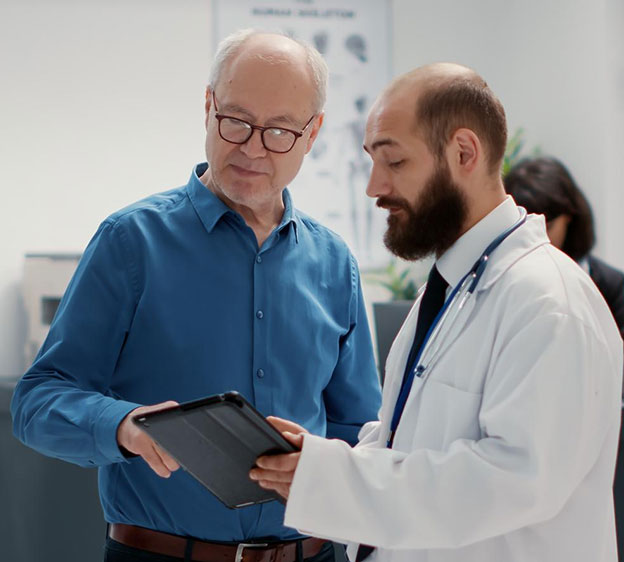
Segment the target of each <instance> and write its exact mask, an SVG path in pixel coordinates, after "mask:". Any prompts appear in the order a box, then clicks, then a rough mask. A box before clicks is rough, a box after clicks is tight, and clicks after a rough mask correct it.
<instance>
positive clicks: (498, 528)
mask: <svg viewBox="0 0 624 562" xmlns="http://www.w3.org/2000/svg"><path fill="white" fill-rule="evenodd" d="M618 360H619V365H615V364H614V360H613V353H612V351H611V352H610V351H609V350H607V349H606V348H605V345H604V344H603V343H602V342H601V341H600V340H599V338H598V337H597V335H596V334H595V333H594V332H593V331H592V330H590V329H588V328H587V327H586V326H585V325H584V324H583V323H582V322H581V321H580V320H578V319H576V318H573V317H571V316H568V315H564V314H558V313H551V314H548V315H542V316H537V317H535V318H533V319H532V321H530V322H529V323H527V325H526V326H525V327H524V328H523V329H521V330H519V331H518V332H517V333H515V334H514V335H513V337H511V338H510V340H509V342H507V343H506V344H505V345H504V346H503V348H502V349H501V350H500V351H499V354H498V356H497V357H495V358H494V360H493V364H492V368H491V373H490V374H489V378H488V380H487V382H486V386H485V389H484V393H483V400H482V406H481V409H480V411H479V420H478V423H479V426H480V428H481V435H482V437H481V438H479V439H477V440H469V439H459V440H456V441H454V442H452V443H451V444H450V446H449V447H448V448H447V449H446V450H444V451H437V450H427V449H416V450H414V451H412V452H409V453H403V452H396V451H392V450H389V449H381V448H379V449H373V448H370V447H363V448H359V447H358V448H355V449H351V448H350V447H349V446H348V445H346V444H345V443H343V442H340V441H337V440H323V439H321V438H318V437H315V436H310V435H306V437H305V440H304V446H303V451H302V454H301V458H300V461H299V466H298V468H297V471H296V473H295V478H294V481H293V485H292V488H291V492H290V497H289V500H288V504H287V509H286V515H285V523H286V525H288V526H291V527H295V528H297V529H299V530H301V531H303V532H306V533H308V534H313V535H315V536H322V537H323V536H327V537H330V536H331V537H334V538H337V539H339V540H341V541H343V542H357V543H365V544H370V545H374V546H378V547H382V548H392V549H425V548H447V547H451V548H453V547H460V546H463V545H467V544H471V543H475V542H477V541H481V540H484V539H487V538H490V537H494V536H498V535H501V534H504V533H507V532H510V531H513V530H516V529H519V528H521V527H524V526H527V525H529V524H533V523H537V522H540V521H545V520H548V519H549V518H551V517H553V516H554V515H555V514H556V513H557V512H558V511H559V510H560V509H561V508H562V506H563V505H564V504H565V502H566V500H567V499H568V498H569V497H570V495H571V493H572V492H573V491H574V490H575V488H576V487H577V486H578V485H579V483H580V482H581V481H582V479H583V478H584V476H585V475H586V474H587V473H588V472H589V470H590V469H591V467H592V466H593V465H594V463H595V462H596V459H597V458H598V456H599V453H600V451H601V449H602V447H603V445H604V443H605V436H606V435H607V434H608V433H609V432H613V431H616V430H615V429H614V427H615V426H617V423H618V406H617V402H618V399H619V398H618V397H619V394H618V390H617V388H618V384H619V380H618V376H619V373H618V369H619V370H620V373H621V368H622V366H621V356H619V358H618ZM616 362H617V361H616Z"/></svg>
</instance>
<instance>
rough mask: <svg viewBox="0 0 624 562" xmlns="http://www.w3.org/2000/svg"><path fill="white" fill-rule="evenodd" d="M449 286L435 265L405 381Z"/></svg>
mask: <svg viewBox="0 0 624 562" xmlns="http://www.w3.org/2000/svg"><path fill="white" fill-rule="evenodd" d="M447 287H448V283H447V282H446V281H445V280H444V277H442V276H441V275H440V272H439V271H438V268H437V267H436V266H435V265H434V266H433V267H432V268H431V271H430V272H429V279H427V287H426V288H425V293H424V294H423V297H422V301H421V302H420V309H419V310H418V321H417V322H416V333H415V334H414V342H413V343H412V349H411V350H410V352H409V356H408V358H407V363H406V365H405V372H404V374H403V382H405V379H406V377H407V374H408V373H409V371H410V369H412V368H413V367H414V361H415V360H416V357H417V356H418V352H419V351H420V348H421V347H422V344H423V342H424V341H425V336H426V335H427V332H428V331H429V328H430V327H431V324H432V323H433V321H434V319H435V317H436V316H437V315H438V312H440V309H441V308H442V306H443V305H444V299H445V297H446V289H447Z"/></svg>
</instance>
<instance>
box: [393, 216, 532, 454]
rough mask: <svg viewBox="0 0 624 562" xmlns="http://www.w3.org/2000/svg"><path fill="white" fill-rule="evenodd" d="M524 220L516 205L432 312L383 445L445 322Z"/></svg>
mask: <svg viewBox="0 0 624 562" xmlns="http://www.w3.org/2000/svg"><path fill="white" fill-rule="evenodd" d="M526 219H527V212H526V211H525V210H524V209H523V208H520V218H519V219H518V220H517V221H516V222H515V223H514V224H512V225H511V226H510V227H509V228H507V229H506V230H505V231H503V232H501V233H500V234H499V235H498V236H497V237H496V238H495V239H494V240H492V242H490V244H489V245H488V246H487V248H485V250H483V253H482V254H481V256H480V257H479V259H478V260H477V261H476V262H475V263H474V265H473V266H472V268H471V269H470V271H468V273H466V275H464V276H463V277H462V278H461V280H460V281H459V283H458V284H457V285H456V286H455V288H454V289H453V290H452V291H451V294H450V295H449V296H448V297H447V298H446V300H445V301H444V305H443V306H442V308H441V309H440V312H438V314H437V315H436V317H435V318H434V320H433V322H432V323H431V326H430V327H429V330H428V331H427V334H426V335H425V339H424V341H423V343H422V345H421V346H420V350H419V351H418V355H417V356H416V359H415V360H414V363H413V365H414V367H413V368H412V369H411V370H410V371H409V374H408V376H407V378H406V379H405V381H404V382H403V385H402V387H401V391H400V393H399V397H398V399H397V402H396V405H395V407H394V415H393V416H392V423H391V425H390V437H389V438H388V443H387V446H388V447H391V446H392V441H393V439H394V435H395V433H396V430H397V427H398V426H399V422H400V421H401V416H402V415H403V410H404V409H405V404H406V402H407V398H408V396H409V394H410V390H411V388H412V385H413V383H414V379H415V378H416V377H417V378H419V379H421V380H422V381H424V380H426V378H427V376H428V375H429V373H430V372H431V368H432V367H433V365H434V363H435V361H436V360H437V359H438V358H439V356H440V350H441V346H440V345H436V342H438V340H439V337H440V333H441V332H442V331H443V329H444V326H445V325H449V326H452V325H453V324H455V323H456V322H457V319H458V318H459V315H460V314H461V312H462V309H463V308H464V307H465V305H466V302H467V301H468V299H469V298H471V297H472V296H473V294H474V292H475V289H476V288H477V285H478V284H479V281H480V280H481V277H482V276H483V273H484V271H485V268H486V267H487V264H488V261H489V259H490V255H491V254H492V252H493V251H494V250H496V248H498V247H499V246H500V245H501V244H502V243H503V241H504V240H505V239H506V238H507V237H508V236H509V235H510V234H511V233H512V232H514V231H515V230H517V229H518V228H520V227H521V226H522V225H523V224H524V223H525V222H526Z"/></svg>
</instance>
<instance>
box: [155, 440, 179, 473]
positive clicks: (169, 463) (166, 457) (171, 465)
mask: <svg viewBox="0 0 624 562" xmlns="http://www.w3.org/2000/svg"><path fill="white" fill-rule="evenodd" d="M154 448H155V449H156V452H157V453H158V456H159V457H160V459H161V460H162V463H163V464H164V465H165V466H166V467H167V468H168V469H169V470H170V471H171V472H173V471H174V470H178V468H180V465H179V464H178V461H176V460H175V459H174V458H173V457H172V456H171V455H170V454H169V453H167V451H165V450H164V449H162V448H161V447H159V446H158V445H157V444H156V443H154Z"/></svg>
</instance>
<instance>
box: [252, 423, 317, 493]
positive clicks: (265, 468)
mask: <svg viewBox="0 0 624 562" xmlns="http://www.w3.org/2000/svg"><path fill="white" fill-rule="evenodd" d="M267 420H268V421H269V422H270V423H271V425H273V426H274V427H275V428H276V429H278V430H279V431H280V432H281V433H282V435H283V436H284V438H285V439H286V440H287V441H289V442H290V443H292V444H293V445H294V446H295V447H296V448H297V449H301V447H302V446H303V434H304V433H307V431H306V430H305V429H304V428H303V427H301V426H300V425H297V424H296V423H295V422H291V421H288V420H283V419H281V418H276V417H274V416H269V417H268V418H267ZM300 456H301V453H288V454H285V455H269V456H265V457H259V458H258V460H257V461H256V466H257V468H253V469H252V470H251V472H250V473H249V477H250V478H251V479H252V480H255V481H257V482H258V484H259V485H260V486H262V487H263V488H266V489H267V490H275V491H276V492H277V493H278V494H279V495H280V496H282V497H283V498H286V499H288V495H289V494H290V486H291V484H292V481H293V478H294V476H295V470H297V464H298V463H299V457H300Z"/></svg>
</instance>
